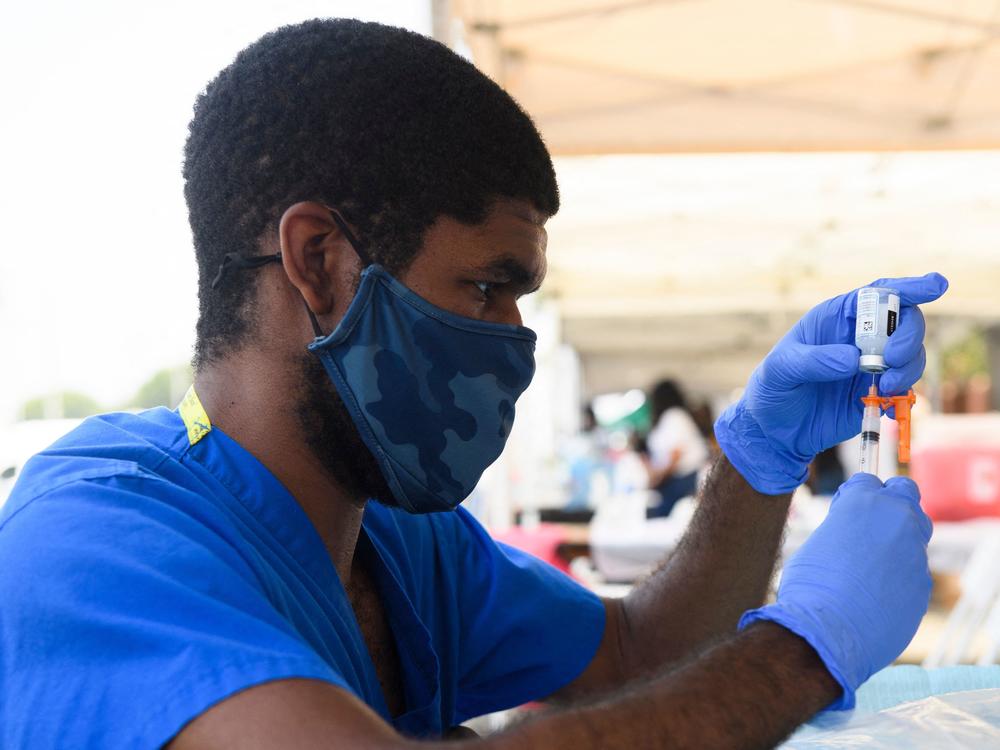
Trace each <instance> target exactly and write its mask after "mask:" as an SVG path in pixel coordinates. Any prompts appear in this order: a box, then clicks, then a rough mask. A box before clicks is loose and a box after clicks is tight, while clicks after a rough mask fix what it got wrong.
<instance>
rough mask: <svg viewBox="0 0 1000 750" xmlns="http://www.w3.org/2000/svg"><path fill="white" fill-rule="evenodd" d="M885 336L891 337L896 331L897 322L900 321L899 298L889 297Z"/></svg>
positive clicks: (891, 295) (892, 295)
mask: <svg viewBox="0 0 1000 750" xmlns="http://www.w3.org/2000/svg"><path fill="white" fill-rule="evenodd" d="M886 313H887V320H886V327H885V335H886V336H891V335H892V334H893V333H894V332H895V331H896V321H897V320H899V297H897V296H896V295H895V294H890V295H889V300H888V310H887V311H886Z"/></svg>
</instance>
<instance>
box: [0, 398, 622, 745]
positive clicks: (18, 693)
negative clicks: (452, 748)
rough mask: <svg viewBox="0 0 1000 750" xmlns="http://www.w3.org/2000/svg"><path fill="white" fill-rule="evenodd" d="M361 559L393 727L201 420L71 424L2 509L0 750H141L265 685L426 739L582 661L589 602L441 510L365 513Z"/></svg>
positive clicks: (234, 464)
mask: <svg viewBox="0 0 1000 750" xmlns="http://www.w3.org/2000/svg"><path fill="white" fill-rule="evenodd" d="M192 393H193V392H192ZM195 399H196V397H195ZM359 552H360V554H362V555H364V556H365V560H366V562H367V563H368V565H369V568H370V569H371V571H372V575H373V577H374V579H375V581H376V584H377V586H378V588H379V591H380V594H381V597H382V601H383V605H384V607H385V610H386V615H387V617H388V620H389V623H390V627H391V629H392V632H393V634H394V636H395V638H396V644H397V650H398V652H399V657H400V666H401V669H402V678H403V683H404V692H405V700H406V708H405V712H404V713H403V714H402V715H401V716H399V717H397V718H395V719H393V718H392V717H390V716H389V714H388V711H387V709H386V705H385V700H384V698H383V695H382V691H381V688H380V686H379V683H378V679H377V677H376V674H375V669H374V666H373V664H372V661H371V659H370V657H369V655H368V651H367V649H366V647H365V643H364V640H363V638H362V635H361V632H360V630H359V629H358V624H357V621H356V620H355V617H354V613H353V611H352V609H351V606H350V603H349V601H348V599H347V595H346V593H345V591H344V588H343V586H342V585H341V582H340V579H339V578H338V576H337V573H336V571H335V569H334V568H333V565H332V563H331V561H330V558H329V556H328V555H327V553H326V550H325V548H324V547H323V544H322V542H321V540H320V538H319V536H318V534H317V533H316V530H315V529H314V528H313V526H312V524H311V523H310V522H309V520H308V518H307V517H306V515H305V514H304V513H303V511H302V509H301V508H300V507H299V505H298V503H296V501H295V500H294V498H293V497H292V496H291V495H290V494H289V493H288V491H287V490H286V489H285V488H284V487H283V486H282V485H281V484H280V483H279V482H278V480H277V479H276V478H275V477H274V476H273V475H272V474H271V473H270V472H269V471H268V470H267V469H266V468H265V467H264V466H263V465H262V464H261V463H260V462H259V461H257V459H255V458H254V457H253V456H252V455H251V454H250V453H249V452H248V451H246V450H244V449H243V448H242V447H241V446H240V445H239V444H238V443H236V442H235V441H234V440H232V439H231V438H230V437H228V436H227V435H225V434H224V433H223V432H222V431H220V430H219V429H218V428H214V429H213V428H212V427H211V425H210V424H209V423H208V420H207V418H206V419H204V420H202V421H192V420H190V419H189V420H188V424H185V421H184V420H183V419H182V418H181V415H180V413H178V412H176V411H170V410H167V409H154V410H151V411H147V412H144V413H141V414H110V415H105V416H101V417H95V418H92V419H89V420H87V421H86V422H84V423H83V424H82V425H81V426H80V427H79V428H77V429H76V430H74V431H73V432H72V433H70V434H69V435H68V436H66V437H65V438H63V439H61V440H60V441H58V442H57V443H56V444H55V445H53V446H52V447H51V448H49V449H48V450H46V451H44V452H42V453H40V454H39V455H37V456H35V457H34V458H33V459H32V460H31V461H30V462H29V463H28V464H27V465H26V467H25V470H24V473H23V475H22V476H21V478H20V479H19V481H18V483H17V485H16V487H15V489H14V491H13V494H12V495H11V497H10V499H9V500H8V501H7V503H6V505H4V507H3V508H2V510H0V747H4V748H15V747H24V748H27V747H30V748H56V747H58V748H68V747H72V748H112V747H129V748H139V747H159V746H160V745H162V744H164V743H166V742H167V741H169V740H170V739H171V738H172V737H173V736H174V735H175V734H176V733H177V732H178V731H179V730H180V729H181V728H182V727H183V726H184V725H185V724H186V723H187V722H189V721H191V719H193V718H194V717H196V716H198V715H199V714H200V713H202V712H203V711H205V710H206V709H207V708H209V707H210V706H212V705H213V704H215V703H217V702H219V701H221V700H223V699H225V698H226V697H227V696H230V695H232V694H233V693H235V692H237V691H239V690H243V689H245V688H248V687H250V686H252V685H257V684H260V683H263V682H267V681H269V680H276V679H283V678H312V679H319V680H324V681H326V682H329V683H332V684H334V685H338V686H340V687H342V688H344V689H346V690H348V691H350V692H351V693H353V694H354V695H356V696H357V697H358V698H360V699H361V700H363V701H364V702H365V703H366V704H368V705H369V706H371V707H372V709H374V710H375V711H377V712H378V713H379V714H380V715H381V716H382V717H383V718H384V719H385V720H386V721H389V722H391V723H392V724H393V725H394V726H395V727H396V728H397V729H398V730H400V731H401V732H403V733H406V734H408V735H413V736H436V735H440V734H441V733H442V731H444V730H446V729H447V728H449V727H450V726H453V725H455V724H459V723H461V722H463V721H465V720H466V719H468V718H470V717H473V716H478V715H480V714H484V713H487V712H490V711H496V710H500V709H503V708H508V707H511V706H516V705H519V704H521V703H525V702H527V701H531V700H537V699H540V698H543V697H545V696H546V695H549V694H550V693H552V692H554V691H556V690H558V689H559V688H560V687H562V686H564V685H566V684H567V683H569V682H570V681H572V680H573V679H574V678H575V677H576V676H577V675H579V674H580V673H581V672H582V671H583V669H584V668H585V667H586V666H587V664H589V662H590V660H591V659H592V657H593V655H594V654H595V652H596V650H597V647H598V645H599V643H600V640H601V637H602V634H603V630H604V607H603V605H602V603H601V601H600V600H599V599H598V598H597V597H596V596H595V595H594V594H592V593H591V592H589V591H587V590H586V589H584V588H582V587H581V586H579V585H577V584H576V583H574V582H573V581H572V580H570V579H569V578H568V577H566V576H565V575H564V574H562V573H561V572H559V571H557V570H555V569H554V568H552V567H551V566H549V565H546V564H545V563H543V562H541V561H539V560H537V559H536V558H534V557H531V556H530V555H527V554H525V553H522V552H520V551H518V550H516V549H512V548H510V547H507V546H505V545H503V544H498V543H496V542H494V541H493V540H492V539H491V538H490V537H489V536H488V535H487V533H486V532H485V531H484V530H483V528H482V527H481V526H480V525H479V524H478V523H477V522H476V521H475V519H473V518H472V516H471V515H469V514H468V513H467V512H466V511H465V510H463V509H461V508H460V509H458V510H456V511H455V512H452V513H436V514H430V515H422V516H416V515H409V514H407V513H405V512H403V511H401V510H398V509H391V508H387V507H385V506H383V505H380V504H378V503H374V502H372V503H369V504H368V506H367V509H366V511H365V516H364V523H363V530H362V533H361V538H360V540H359Z"/></svg>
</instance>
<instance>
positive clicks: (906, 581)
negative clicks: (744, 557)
mask: <svg viewBox="0 0 1000 750" xmlns="http://www.w3.org/2000/svg"><path fill="white" fill-rule="evenodd" d="M930 538H931V520H930V519H929V518H928V517H927V516H926V515H925V514H924V512H923V510H921V508H920V492H919V490H918V489H917V485H916V484H914V483H913V481H912V480H910V479H906V478H904V477H894V478H892V479H890V480H889V481H888V482H886V483H885V486H884V487H883V485H882V482H880V481H879V479H878V477H876V476H874V475H872V474H855V475H854V476H853V477H851V478H850V479H848V480H847V481H846V482H845V483H844V484H843V485H841V487H840V489H839V490H838V491H837V494H836V495H834V496H833V502H832V503H831V504H830V512H829V513H828V514H827V516H826V518H825V519H824V521H823V523H821V524H820V525H819V528H817V529H816V531H814V532H813V534H812V536H810V537H809V539H807V540H806V543H805V544H804V545H802V547H801V549H799V551H798V552H796V553H795V554H794V555H793V556H792V558H791V559H790V560H789V561H788V563H787V564H786V565H785V568H784V570H783V571H782V574H781V585H780V586H779V587H778V600H777V602H775V603H774V604H770V605H768V606H766V607H761V608H760V609H753V610H750V611H749V612H747V613H746V614H744V615H743V617H742V618H740V623H739V628H740V629H741V630H742V629H743V628H745V627H746V626H747V625H749V624H750V623H752V622H757V621H758V620H770V621H772V622H775V623H777V624H778V625H781V626H783V627H785V628H788V629H789V630H791V631H792V632H793V633H796V634H797V635H799V636H801V637H802V638H804V639H805V640H806V641H807V642H808V643H809V645H810V646H812V647H813V648H814V649H816V653H818V654H819V656H820V658H821V659H822V660H823V663H824V664H825V665H826V668H827V669H828V670H829V672H830V674H831V675H832V676H833V678H834V679H835V680H836V681H837V682H839V683H840V684H841V686H842V687H843V688H844V694H843V695H842V696H841V697H840V698H839V699H838V700H837V701H835V702H834V703H833V704H832V705H830V706H829V708H832V709H846V708H853V707H854V691H855V690H857V688H858V687H859V686H860V685H861V683H863V682H864V681H865V680H867V679H868V678H869V677H871V676H872V675H873V674H874V673H875V672H877V671H878V670H880V669H882V668H883V667H885V666H888V665H889V664H891V663H892V661H893V660H894V659H895V658H896V657H897V656H899V655H900V654H901V653H902V651H903V649H904V648H906V645H907V644H908V643H909V642H910V639H912V638H913V634H914V633H916V632H917V626H918V625H919V624H920V619H921V618H922V617H923V616H924V613H925V612H926V611H927V604H928V602H929V601H930V595H931V574H930V570H929V569H928V567H927V542H928V541H929V540H930Z"/></svg>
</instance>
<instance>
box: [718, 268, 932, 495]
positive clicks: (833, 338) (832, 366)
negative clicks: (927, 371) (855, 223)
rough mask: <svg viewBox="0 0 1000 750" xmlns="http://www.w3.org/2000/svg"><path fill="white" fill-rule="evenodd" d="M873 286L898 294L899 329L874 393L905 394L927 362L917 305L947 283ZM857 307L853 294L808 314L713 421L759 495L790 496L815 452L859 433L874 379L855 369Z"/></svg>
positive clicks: (919, 280) (924, 280)
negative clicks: (896, 291) (865, 399)
mask: <svg viewBox="0 0 1000 750" xmlns="http://www.w3.org/2000/svg"><path fill="white" fill-rule="evenodd" d="M871 286H888V287H892V288H894V289H897V290H899V297H900V300H899V301H900V311H899V325H898V326H897V328H896V332H895V333H894V334H893V335H892V336H890V337H889V342H888V343H887V344H886V347H885V355H884V356H885V361H886V364H887V365H889V369H888V370H886V371H885V372H884V373H882V375H881V376H880V378H881V380H880V385H879V388H880V391H881V392H882V393H883V394H898V393H904V392H905V391H906V390H907V389H908V388H910V386H912V385H913V384H914V383H915V382H917V380H919V379H920V376H921V374H922V373H923V371H924V364H925V354H924V347H923V341H924V317H923V315H922V314H921V312H920V310H919V309H918V308H917V307H915V305H919V304H921V303H924V302H930V301H932V300H935V299H937V298H938V297H940V296H941V295H942V294H944V292H945V290H946V289H947V288H948V281H947V279H945V278H944V276H941V275H940V274H937V273H930V274H927V275H926V276H920V277H916V278H907V279H879V280H878V281H874V282H872V284H871ZM857 302H858V295H857V290H855V291H853V292H848V293H847V294H842V295H840V296H839V297H834V298H833V299H830V300H827V301H826V302H823V303H821V304H819V305H817V306H816V307H814V308H813V309H812V310H810V311H809V312H808V313H806V314H805V316H804V317H803V318H802V319H801V320H800V321H799V322H798V323H796V324H795V327H793V328H792V330H790V331H789V332H788V333H787V334H786V335H785V337H784V338H783V339H781V341H779V342H778V343H777V344H776V345H775V347H774V348H773V349H772V350H771V353H770V354H768V355H767V357H765V359H764V361H763V362H761V364H760V365H759V366H758V367H757V369H756V370H754V371H753V374H752V375H751V376H750V380H749V382H748V383H747V388H746V391H745V393H744V394H743V398H742V399H740V400H739V401H738V402H737V403H735V404H733V405H732V406H730V407H729V408H728V409H726V411H725V412H723V414H722V416H720V417H719V419H718V421H717V422H716V423H715V436H716V438H717V439H718V441H719V445H720V447H721V448H722V451H723V453H725V454H726V457H727V458H728V459H729V462H730V463H731V464H732V465H733V466H735V467H736V470H737V471H739V472H740V474H742V475H743V477H744V478H745V479H746V480H747V481H748V482H749V483H750V484H751V485H752V486H753V488H754V489H755V490H757V491H758V492H763V493H764V494H767V495H780V494H782V493H785V492H791V491H792V490H794V489H795V488H796V487H798V486H799V485H800V484H802V483H803V482H804V481H805V479H806V472H807V469H808V466H809V463H810V462H811V461H812V460H813V458H815V456H816V454H817V453H819V452H820V451H823V450H826V449H827V448H830V447H832V446H834V445H837V444H838V443H842V442H843V441H845V440H847V439H849V438H851V437H854V436H855V435H857V434H858V432H860V430H861V413H862V411H863V409H864V407H863V406H862V404H861V397H862V396H864V395H865V394H867V393H868V387H869V386H870V385H871V382H872V378H871V375H870V374H869V373H863V372H860V371H859V370H858V358H859V357H860V356H861V353H860V351H859V349H858V348H857V347H856V346H855V345H854V322H855V316H856V314H857Z"/></svg>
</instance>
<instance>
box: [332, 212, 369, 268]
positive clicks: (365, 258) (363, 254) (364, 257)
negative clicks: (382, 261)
mask: <svg viewBox="0 0 1000 750" xmlns="http://www.w3.org/2000/svg"><path fill="white" fill-rule="evenodd" d="M329 211H330V216H332V217H333V221H334V223H335V224H336V225H337V227H338V228H339V229H340V231H341V232H343V233H344V236H345V237H346V238H347V241H348V242H349V243H351V247H353V248H354V252H356V253H357V254H358V257H359V258H361V262H362V263H363V264H364V266H365V267H366V268H367V267H368V266H371V265H374V264H375V261H373V260H372V257H371V256H370V255H369V254H368V251H367V250H365V249H364V248H363V247H361V243H360V242H359V241H358V238H357V237H355V236H354V232H352V231H351V228H350V227H349V226H347V222H346V221H344V217H343V216H341V215H340V212H339V211H337V210H336V209H333V208H331V209H329Z"/></svg>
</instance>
